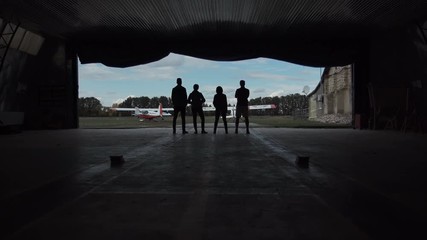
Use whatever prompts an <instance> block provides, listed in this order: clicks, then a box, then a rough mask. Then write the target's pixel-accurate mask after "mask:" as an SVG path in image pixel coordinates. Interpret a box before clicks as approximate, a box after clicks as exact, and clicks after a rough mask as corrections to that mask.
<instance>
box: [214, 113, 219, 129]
mask: <svg viewBox="0 0 427 240" xmlns="http://www.w3.org/2000/svg"><path fill="white" fill-rule="evenodd" d="M218 120H219V111H216V110H215V122H214V134H216V128H217V127H218Z"/></svg>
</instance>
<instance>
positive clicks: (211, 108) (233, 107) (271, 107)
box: [203, 104, 276, 111]
mask: <svg viewBox="0 0 427 240" xmlns="http://www.w3.org/2000/svg"><path fill="white" fill-rule="evenodd" d="M274 108H276V105H275V104H265V105H252V106H249V110H257V109H274ZM227 110H229V111H230V110H231V111H233V110H236V106H231V107H227ZM203 111H215V107H203Z"/></svg>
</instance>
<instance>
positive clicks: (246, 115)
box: [244, 108, 249, 134]
mask: <svg viewBox="0 0 427 240" xmlns="http://www.w3.org/2000/svg"><path fill="white" fill-rule="evenodd" d="M244 112H245V113H244V117H245V125H246V134H249V109H248V108H246V109H245V111H244Z"/></svg>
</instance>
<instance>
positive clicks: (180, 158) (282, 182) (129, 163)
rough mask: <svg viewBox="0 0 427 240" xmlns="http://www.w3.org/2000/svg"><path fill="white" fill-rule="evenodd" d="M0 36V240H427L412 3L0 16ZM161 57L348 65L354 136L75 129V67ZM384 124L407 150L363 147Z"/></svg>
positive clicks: (106, 6)
mask: <svg viewBox="0 0 427 240" xmlns="http://www.w3.org/2000/svg"><path fill="white" fill-rule="evenodd" d="M0 34H1V39H0V128H1V129H9V128H14V127H18V128H19V129H21V130H22V132H18V133H12V134H10V133H8V131H6V132H7V133H6V134H0V143H1V155H0V159H1V160H0V164H1V165H2V167H0V169H2V170H0V174H1V175H0V180H1V187H2V190H1V205H2V206H1V207H0V221H1V232H2V233H0V234H1V235H0V236H1V237H2V238H3V237H6V238H7V239H94V238H95V239H98V238H104V239H118V238H120V239H415V236H418V235H420V234H423V236H425V235H426V233H425V230H424V231H423V227H424V226H425V223H426V220H425V219H427V218H426V217H427V206H426V204H425V203H426V202H427V190H426V189H427V188H426V182H427V177H426V176H425V175H426V174H425V171H426V170H427V163H426V162H425V159H426V157H425V156H426V153H427V152H426V147H425V146H427V145H425V143H426V140H425V136H424V135H423V133H425V128H426V127H427V87H426V86H427V2H426V1H424V0H376V1H369V0H360V1H355V0H328V1H311V0H271V1H268V0H267V1H266V0H176V1H175V0H155V1H154V0H102V1H101V0H43V1H39V0H0ZM170 53H176V54H182V55H187V56H192V57H196V58H201V59H209V60H214V61H237V60H244V59H254V58H258V57H264V58H271V59H276V60H282V61H286V62H290V63H295V64H300V65H305V66H312V67H333V66H346V65H351V66H352V69H353V72H352V79H353V81H352V84H353V85H352V89H353V91H352V100H353V106H352V107H353V116H352V126H353V128H354V129H345V130H336V129H334V130H331V129H329V130H326V129H325V130H319V129H317V130H305V129H301V130H290V129H279V130H276V131H273V130H268V129H260V130H257V129H254V131H253V132H251V135H248V136H245V135H244V134H239V135H234V134H233V135H232V134H229V135H228V136H227V137H228V138H225V137H224V136H218V138H213V137H212V136H209V137H206V138H202V136H193V135H191V136H188V135H187V136H181V135H179V136H178V135H172V132H171V131H170V129H167V130H164V129H163V130H158V131H157V132H156V131H155V130H137V131H136V132H135V131H134V130H129V129H123V130H120V131H111V130H98V131H96V130H86V131H83V130H81V129H79V118H78V109H77V102H78V97H79V96H78V91H79V79H78V61H79V60H80V61H81V63H83V64H86V63H102V64H104V65H106V66H110V67H120V68H126V67H131V66H136V65H141V64H147V63H151V62H155V61H158V60H160V59H162V58H164V57H166V56H168V55H169V54H170ZM177 77H179V76H177ZM101 84H102V83H101ZM387 107H390V108H391V107H392V108H393V109H394V111H399V117H401V118H402V119H399V121H401V122H402V123H404V124H405V127H407V128H408V129H409V130H410V132H408V133H407V132H401V131H397V130H393V131H389V130H387V131H385V130H382V129H381V130H380V129H373V128H375V127H372V121H374V122H375V121H376V120H378V119H379V118H380V117H382V115H381V114H383V113H384V111H385V109H386V108H387ZM374 126H375V125H374ZM374 130H375V131H374ZM144 136H149V137H148V138H144ZM159 146H161V147H159ZM304 154H305V155H310V161H311V162H310V167H308V168H301V167H299V166H297V165H295V164H294V158H296V159H297V160H298V159H299V158H300V157H304V156H301V155H304ZM113 155H124V158H125V160H126V162H125V164H124V165H123V166H122V167H120V168H112V167H110V165H109V164H110V162H109V160H110V159H109V157H111V156H113ZM349 155H350V156H349ZM263 161H264V162H267V164H265V163H261V162H263Z"/></svg>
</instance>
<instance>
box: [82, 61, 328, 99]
mask: <svg viewBox="0 0 427 240" xmlns="http://www.w3.org/2000/svg"><path fill="white" fill-rule="evenodd" d="M321 71H323V69H320V68H312V67H306V66H301V65H295V64H291V63H287V62H283V61H277V60H272V59H267V58H257V59H252V60H244V61H235V62H216V61H209V60H203V59H198V58H193V57H188V56H183V55H176V54H170V55H169V56H167V57H166V58H164V59H162V60H160V61H157V62H153V63H149V64H145V65H139V66H134V67H129V68H111V67H106V66H104V65H102V64H80V65H79V97H96V98H98V99H99V100H100V101H101V103H102V105H103V106H111V105H112V104H113V103H115V102H121V101H123V100H124V99H126V98H127V97H129V96H132V97H140V96H147V97H150V98H151V97H160V96H166V97H170V94H171V90H172V88H173V87H175V86H176V78H178V77H180V78H182V81H183V84H182V85H183V86H184V87H186V88H187V93H188V94H189V93H190V92H191V91H192V90H193V85H194V84H195V83H197V84H199V86H200V88H199V91H200V92H201V93H203V95H204V96H205V98H206V100H207V103H208V104H210V103H211V102H212V99H213V96H214V95H215V89H216V87H217V86H222V88H223V89H224V93H225V94H226V95H227V97H228V101H229V103H231V104H233V103H235V98H234V92H235V90H236V89H237V88H238V87H239V81H240V80H241V79H244V80H245V81H246V87H247V88H248V89H249V90H250V96H249V98H250V99H251V98H257V97H269V96H270V97H273V96H285V95H288V94H292V93H300V94H303V93H302V91H303V88H304V86H308V87H309V88H310V91H312V90H313V89H314V88H315V87H316V86H317V84H318V83H319V80H320V74H321Z"/></svg>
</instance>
